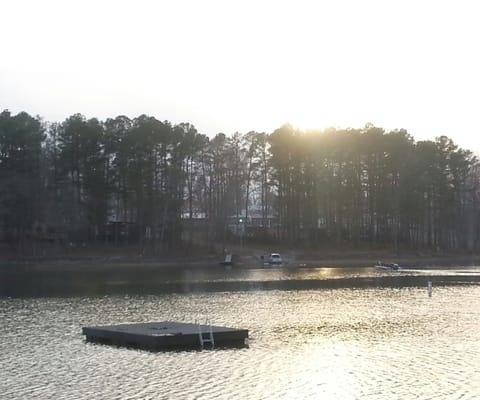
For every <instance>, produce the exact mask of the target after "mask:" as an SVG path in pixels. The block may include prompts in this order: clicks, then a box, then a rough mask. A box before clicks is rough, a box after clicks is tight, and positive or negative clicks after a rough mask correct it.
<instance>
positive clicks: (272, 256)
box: [268, 253, 283, 265]
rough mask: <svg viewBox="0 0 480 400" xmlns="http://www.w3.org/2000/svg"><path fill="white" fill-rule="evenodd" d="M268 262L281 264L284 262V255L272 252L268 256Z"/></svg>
mask: <svg viewBox="0 0 480 400" xmlns="http://www.w3.org/2000/svg"><path fill="white" fill-rule="evenodd" d="M268 263H269V264H270V265H280V264H283V260H282V256H281V255H280V254H278V253H272V254H270V256H269V257H268Z"/></svg>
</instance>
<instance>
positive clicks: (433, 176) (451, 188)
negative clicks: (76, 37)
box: [0, 111, 480, 254]
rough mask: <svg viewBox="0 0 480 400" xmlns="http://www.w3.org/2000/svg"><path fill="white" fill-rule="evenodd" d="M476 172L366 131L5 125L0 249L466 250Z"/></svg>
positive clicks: (81, 122)
mask: <svg viewBox="0 0 480 400" xmlns="http://www.w3.org/2000/svg"><path fill="white" fill-rule="evenodd" d="M478 171H479V169H478V164H477V160H476V158H475V157H474V155H473V154H472V153H471V152H470V151H468V150H464V149H461V148H459V147H458V146H456V145H455V143H454V142H453V141H452V140H451V139H449V138H447V137H445V136H441V137H439V138H437V139H435V140H434V141H430V140H428V141H415V140H414V139H413V138H412V137H411V136H410V135H409V134H408V133H407V132H406V131H405V130H394V131H390V132H387V131H385V130H384V129H382V128H379V127H376V126H373V125H367V126H365V127H363V128H361V129H334V128H330V129H325V130H318V131H301V130H298V129H295V128H294V127H292V126H290V125H284V126H282V127H280V128H279V129H277V130H275V131H274V132H272V133H265V132H248V133H244V134H241V133H235V134H233V135H231V136H227V135H225V134H223V133H219V134H217V135H216V136H214V137H212V138H209V137H207V136H206V135H203V134H201V133H199V132H198V131H197V130H196V129H195V127H194V126H193V125H192V124H189V123H181V124H172V123H170V122H168V121H159V120H157V119H156V118H154V117H151V116H147V115H140V116H139V117H137V118H133V119H130V118H128V117H125V116H118V117H116V118H109V119H106V120H105V121H100V120H98V119H96V118H91V119H87V118H85V117H84V116H83V115H81V114H75V115H72V116H71V117H69V118H67V119H66V120H65V121H63V122H61V123H46V122H44V121H42V119H41V118H40V117H33V116H30V115H29V114H27V113H25V112H21V113H19V114H17V115H12V114H11V113H10V112H9V111H3V112H2V113H1V114H0V240H2V242H3V243H7V244H8V245H9V246H11V247H12V248H14V249H15V250H16V251H17V252H18V253H31V252H32V251H35V246H38V245H39V243H40V242H42V241H55V242H56V243H59V244H60V245H63V246H65V245H68V244H78V243H83V244H90V243H96V244H107V243H109V244H112V243H114V244H117V245H123V244H126V243H136V244H139V245H140V246H142V248H146V249H148V251H150V252H152V253H154V254H159V253H162V252H167V251H169V250H172V249H176V248H182V247H183V248H188V247H189V246H193V244H194V243H195V242H196V241H197V239H198V238H199V237H201V238H202V239H204V243H205V244H208V245H209V246H213V245H214V244H215V243H219V242H221V243H223V244H225V243H226V242H227V241H228V240H232V238H233V240H235V234H236V235H239V232H241V233H240V234H241V235H242V236H243V237H244V239H245V240H250V241H252V242H253V241H262V240H270V241H272V240H274V241H277V242H278V241H280V242H282V243H290V244H293V245H295V244H302V245H310V246H312V247H316V246H322V245H341V246H343V245H347V246H364V245H368V246H382V247H391V248H396V249H398V248H400V247H401V248H430V249H444V250H454V249H470V250H474V249H476V248H477V247H478V245H479V240H478V239H479V238H480V231H479V226H480V225H479V224H478V221H479V214H478V204H477V202H478V189H479V187H478V183H479V179H478V178H479V177H478ZM253 216H255V220H256V223H255V229H253V228H254V227H253V226H251V225H253V224H252V217H253ZM232 224H233V225H234V226H235V225H236V227H237V228H238V226H239V224H241V225H242V230H240V231H238V230H236V231H234V230H232V229H231V227H232ZM32 249H33V250H32Z"/></svg>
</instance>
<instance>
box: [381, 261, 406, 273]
mask: <svg viewBox="0 0 480 400" xmlns="http://www.w3.org/2000/svg"><path fill="white" fill-rule="evenodd" d="M375 268H376V269H378V270H380V271H399V270H400V269H401V267H400V265H398V264H395V263H384V262H381V261H379V262H377V263H376V264H375Z"/></svg>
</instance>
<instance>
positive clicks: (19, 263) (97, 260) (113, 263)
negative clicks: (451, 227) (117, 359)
mask: <svg viewBox="0 0 480 400" xmlns="http://www.w3.org/2000/svg"><path fill="white" fill-rule="evenodd" d="M284 258H285V259H286V261H287V262H286V264H285V265H284V267H287V268H359V267H372V266H374V264H375V263H376V262H377V261H379V260H381V261H383V262H387V263H397V264H399V265H402V266H405V267H408V268H429V267H430V268H432V267H435V268H449V267H450V268H451V267H468V266H477V265H480V255H477V254H475V255H461V254H444V255H413V254H399V255H394V254H392V253H386V252H369V253H362V254H348V255H345V254H343V255H342V254H335V253H332V252H330V253H329V254H324V255H320V254H319V255H317V256H315V255H314V254H308V255H307V254H305V255H303V254H296V253H293V252H286V253H285V257H284ZM221 261H222V259H221V257H219V256H199V257H196V258H192V257H167V258H165V257H140V256H138V257H133V256H103V257H101V256H58V257H23V258H17V259H6V260H0V270H2V269H3V270H5V269H21V270H28V271H32V272H41V271H45V272H55V271H58V272H60V271H71V272H73V271H79V272H81V271H85V272H86V271H104V270H129V269H132V270H137V271H138V270H142V271H148V270H152V271H153V270H156V271H158V270H172V269H173V270H202V269H215V268H225V267H224V266H223V265H221ZM232 268H236V269H237V268H238V269H255V268H268V267H265V266H263V265H262V262H261V259H260V255H258V254H257V255H239V256H237V257H236V260H235V263H234V266H233V267H232Z"/></svg>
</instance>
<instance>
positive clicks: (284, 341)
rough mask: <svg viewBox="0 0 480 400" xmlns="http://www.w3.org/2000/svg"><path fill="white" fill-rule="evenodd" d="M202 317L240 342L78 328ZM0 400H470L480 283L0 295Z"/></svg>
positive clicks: (477, 366) (477, 368) (476, 379)
mask: <svg viewBox="0 0 480 400" xmlns="http://www.w3.org/2000/svg"><path fill="white" fill-rule="evenodd" d="M205 315H208V316H209V317H210V318H211V319H212V322H213V323H215V324H225V325H231V326H236V327H244V328H248V329H249V330H250V336H251V340H250V346H249V348H244V349H223V350H215V351H203V352H200V351H177V352H166V353H151V352H147V351H138V350H130V349H123V348H116V347H109V346H102V345H95V344H90V343H85V341H84V338H83V337H82V335H81V327H82V326H84V325H97V324H110V323H112V324H113V323H120V322H134V321H152V320H165V319H172V320H178V321H186V322H189V321H194V320H195V319H196V318H198V317H200V316H205ZM0 320H1V324H0V335H1V337H2V340H1V341H0V393H1V398H2V399H26V400H28V399H80V400H81V399H92V398H95V399H132V400H140V399H232V398H235V399H318V398H325V399H342V400H343V399H347V400H348V399H369V400H370V399H375V400H376V399H382V400H383V399H421V400H424V399H478V398H479V397H480V329H479V328H480V324H479V321H480V287H478V286H449V287H437V288H435V292H434V296H433V297H432V298H428V296H427V295H426V292H425V290H424V289H418V288H405V289H399V288H371V289H336V290H312V291H268V292H262V291H255V292H234V293H227V292H225V293H203V294H187V295H179V294H164V295H159V296H113V297H112V296H106V297H97V298H88V297H84V298H66V299H65V298H43V299H42V298H39V299H2V300H0Z"/></svg>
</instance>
